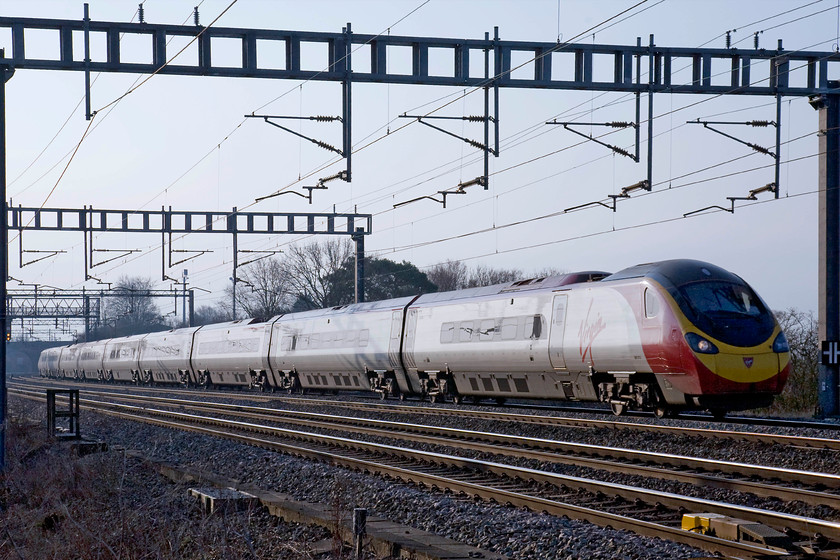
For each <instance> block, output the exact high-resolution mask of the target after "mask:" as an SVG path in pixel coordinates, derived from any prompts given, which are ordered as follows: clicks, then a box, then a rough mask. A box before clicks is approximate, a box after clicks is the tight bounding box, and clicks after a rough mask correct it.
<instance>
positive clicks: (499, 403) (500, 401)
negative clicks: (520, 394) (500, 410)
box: [496, 397, 507, 405]
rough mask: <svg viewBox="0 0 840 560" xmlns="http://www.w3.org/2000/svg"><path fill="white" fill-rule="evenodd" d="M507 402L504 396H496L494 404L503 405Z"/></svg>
mask: <svg viewBox="0 0 840 560" xmlns="http://www.w3.org/2000/svg"><path fill="white" fill-rule="evenodd" d="M506 402H507V399H506V398H504V397H496V404H498V405H503V404H505V403H506Z"/></svg>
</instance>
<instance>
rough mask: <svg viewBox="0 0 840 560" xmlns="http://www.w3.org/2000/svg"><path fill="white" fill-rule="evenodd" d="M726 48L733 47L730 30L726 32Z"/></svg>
mask: <svg viewBox="0 0 840 560" xmlns="http://www.w3.org/2000/svg"><path fill="white" fill-rule="evenodd" d="M726 48H727V49H729V48H732V37H731V36H730V35H729V31H727V32H726Z"/></svg>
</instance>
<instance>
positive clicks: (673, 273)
mask: <svg viewBox="0 0 840 560" xmlns="http://www.w3.org/2000/svg"><path fill="white" fill-rule="evenodd" d="M645 276H647V277H654V278H655V277H657V276H659V277H664V278H667V279H668V280H669V281H671V282H672V283H673V284H675V285H677V286H680V285H682V284H686V283H689V282H695V281H698V280H711V279H717V280H729V281H731V282H738V283H743V282H744V281H743V280H742V279H741V277H740V276H738V275H736V274H733V273H731V272H729V271H728V270H726V269H723V268H721V267H719V266H716V265H713V264H710V263H707V262H703V261H697V260H693V259H672V260H667V261H659V262H652V263H644V264H637V265H636V266H631V267H630V268H625V269H624V270H619V271H618V272H616V273H615V274H612V275H610V276H607V277H606V278H604V279H603V281H604V282H612V281H615V280H625V279H628V278H641V277H645Z"/></svg>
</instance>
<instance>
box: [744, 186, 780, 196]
mask: <svg viewBox="0 0 840 560" xmlns="http://www.w3.org/2000/svg"><path fill="white" fill-rule="evenodd" d="M764 192H772V193H775V192H776V183H767V184H766V185H764V186H763V187H758V188H757V189H753V190H751V191H750V198H755V195H757V194H761V193H764Z"/></svg>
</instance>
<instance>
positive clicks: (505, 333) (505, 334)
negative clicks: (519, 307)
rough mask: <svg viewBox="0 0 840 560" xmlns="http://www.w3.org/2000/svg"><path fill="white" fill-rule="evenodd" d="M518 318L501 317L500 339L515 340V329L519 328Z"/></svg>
mask: <svg viewBox="0 0 840 560" xmlns="http://www.w3.org/2000/svg"><path fill="white" fill-rule="evenodd" d="M518 327H519V319H518V318H516V317H508V318H507V319H502V340H515V339H516V331H517V330H519V329H518Z"/></svg>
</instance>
